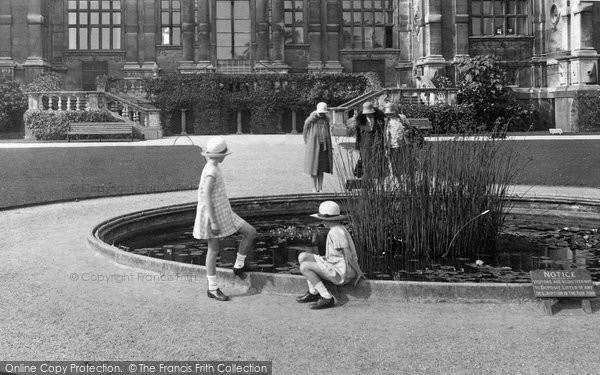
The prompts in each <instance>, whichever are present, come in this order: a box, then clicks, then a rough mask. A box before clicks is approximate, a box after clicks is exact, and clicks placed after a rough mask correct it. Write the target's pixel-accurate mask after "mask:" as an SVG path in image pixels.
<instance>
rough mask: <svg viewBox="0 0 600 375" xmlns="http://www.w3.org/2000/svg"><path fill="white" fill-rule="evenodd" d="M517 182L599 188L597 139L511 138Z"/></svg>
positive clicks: (599, 147) (599, 165) (599, 142)
mask: <svg viewBox="0 0 600 375" xmlns="http://www.w3.org/2000/svg"><path fill="white" fill-rule="evenodd" d="M513 142H514V144H515V147H516V149H517V150H518V153H519V160H520V161H521V163H522V165H523V169H522V170H521V172H520V173H519V175H518V176H517V179H516V181H515V182H516V183H517V184H523V185H550V186H580V187H595V188H600V140H543V141H513Z"/></svg>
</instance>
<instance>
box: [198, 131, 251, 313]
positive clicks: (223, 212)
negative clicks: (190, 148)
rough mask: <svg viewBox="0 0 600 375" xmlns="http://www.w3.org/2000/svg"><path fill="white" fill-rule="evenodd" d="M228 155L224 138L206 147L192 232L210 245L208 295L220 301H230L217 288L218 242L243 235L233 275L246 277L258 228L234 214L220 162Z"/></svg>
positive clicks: (207, 265) (211, 140)
mask: <svg viewBox="0 0 600 375" xmlns="http://www.w3.org/2000/svg"><path fill="white" fill-rule="evenodd" d="M229 154H231V153H230V152H228V151H227V144H226V143H225V139H223V138H222V137H215V138H212V139H210V140H209V141H208V143H207V145H206V151H205V152H204V153H202V155H204V157H205V158H206V165H205V166H204V169H203V170H202V176H201V177H200V186H199V187H198V207H197V210H196V220H195V222H194V231H193V236H194V238H197V239H205V240H207V242H208V253H207V254H206V274H207V276H206V277H207V279H208V291H207V295H208V297H209V298H214V299H216V300H218V301H227V300H229V297H228V296H226V295H225V294H223V292H221V290H220V289H219V287H218V285H217V271H216V268H217V267H216V262H217V256H218V255H219V239H220V238H223V237H227V236H230V235H232V234H234V233H236V232H239V233H240V234H241V235H242V241H241V242H240V247H239V249H238V253H237V258H236V261H235V265H234V266H233V273H234V274H235V275H237V276H243V275H244V271H245V267H244V262H245V260H246V256H247V255H248V251H250V249H251V248H252V247H253V245H254V239H255V238H256V229H254V227H253V226H251V225H250V224H248V223H247V222H246V221H245V220H244V219H242V218H241V217H239V216H238V215H237V214H236V213H235V212H233V210H232V209H231V205H230V204H229V199H228V198H227V193H226V191H225V183H224V181H223V175H222V173H221V170H220V169H219V163H222V162H223V160H224V159H225V156H227V155H229Z"/></svg>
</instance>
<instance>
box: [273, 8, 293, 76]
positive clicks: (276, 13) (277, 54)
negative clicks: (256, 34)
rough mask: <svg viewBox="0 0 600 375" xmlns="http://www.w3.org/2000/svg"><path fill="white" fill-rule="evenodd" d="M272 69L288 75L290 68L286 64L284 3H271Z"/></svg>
mask: <svg viewBox="0 0 600 375" xmlns="http://www.w3.org/2000/svg"><path fill="white" fill-rule="evenodd" d="M271 6H272V8H271V28H272V35H271V41H272V44H273V47H272V54H271V61H272V64H271V67H272V68H273V69H274V70H277V71H278V72H280V73H287V72H288V71H289V69H290V67H289V66H288V65H287V64H286V63H285V62H284V58H285V54H284V51H285V24H284V22H283V1H272V2H271Z"/></svg>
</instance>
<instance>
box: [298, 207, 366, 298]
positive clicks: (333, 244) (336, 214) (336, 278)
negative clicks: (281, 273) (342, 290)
mask: <svg viewBox="0 0 600 375" xmlns="http://www.w3.org/2000/svg"><path fill="white" fill-rule="evenodd" d="M311 216H312V217H314V218H317V219H320V220H322V221H323V224H324V225H325V226H326V227H328V228H329V233H328V234H327V241H326V250H325V256H324V257H322V256H320V255H316V254H310V253H301V254H300V255H299V256H298V262H299V263H300V272H302V274H303V275H304V276H305V277H306V281H307V283H308V292H306V294H304V295H303V296H300V297H298V298H296V301H298V302H300V303H307V302H315V303H314V304H311V306H310V308H311V309H326V308H329V307H333V306H335V300H334V299H333V296H332V295H331V293H329V291H328V290H327V288H326V287H325V285H324V284H323V281H322V280H327V281H330V282H332V283H334V284H335V285H344V284H347V283H349V282H350V281H352V279H356V281H355V282H354V285H355V286H356V284H358V282H359V281H360V279H361V278H362V277H364V274H363V273H362V271H361V270H360V267H359V265H358V257H357V255H356V248H355V247H354V241H353V240H352V236H351V235H350V233H349V232H348V230H347V229H346V228H345V227H344V226H343V225H342V221H343V220H345V219H346V216H344V215H341V214H340V206H339V205H338V204H337V203H335V202H333V201H325V202H323V203H321V205H320V206H319V213H317V214H313V215H311Z"/></svg>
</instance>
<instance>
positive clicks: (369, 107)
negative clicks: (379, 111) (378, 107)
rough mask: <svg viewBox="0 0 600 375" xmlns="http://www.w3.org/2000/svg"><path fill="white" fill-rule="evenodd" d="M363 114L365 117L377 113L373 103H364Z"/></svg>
mask: <svg viewBox="0 0 600 375" xmlns="http://www.w3.org/2000/svg"><path fill="white" fill-rule="evenodd" d="M362 113H364V114H365V115H368V114H371V113H375V108H373V103H371V102H364V103H363V109H362Z"/></svg>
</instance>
